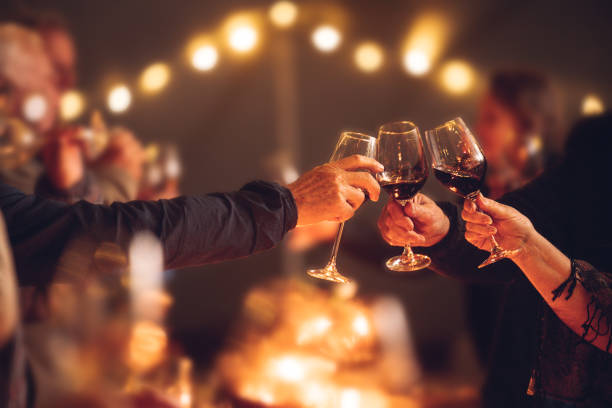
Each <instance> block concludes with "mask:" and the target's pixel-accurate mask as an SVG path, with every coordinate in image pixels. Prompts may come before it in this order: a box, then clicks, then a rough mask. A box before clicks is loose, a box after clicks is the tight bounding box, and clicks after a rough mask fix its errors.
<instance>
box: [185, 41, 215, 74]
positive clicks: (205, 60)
mask: <svg viewBox="0 0 612 408" xmlns="http://www.w3.org/2000/svg"><path fill="white" fill-rule="evenodd" d="M218 59H219V54H218V52H217V48H215V47H214V46H212V45H203V46H201V47H199V48H198V49H197V50H195V52H194V53H193V56H192V57H191V64H192V65H193V67H194V68H195V69H197V70H199V71H210V70H211V69H213V68H214V67H215V66H216V65H217V61H218Z"/></svg>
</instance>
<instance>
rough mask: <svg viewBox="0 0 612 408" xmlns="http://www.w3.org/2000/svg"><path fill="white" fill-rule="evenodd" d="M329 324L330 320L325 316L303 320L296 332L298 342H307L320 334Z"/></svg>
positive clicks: (326, 329) (323, 332)
mask: <svg viewBox="0 0 612 408" xmlns="http://www.w3.org/2000/svg"><path fill="white" fill-rule="evenodd" d="M331 326H332V321H331V320H330V319H329V318H328V317H327V316H319V317H316V318H314V319H312V320H308V321H306V322H304V323H303V324H302V325H301V326H300V329H299V332H298V338H297V342H298V344H304V343H308V342H309V341H311V340H312V339H314V338H318V337H320V336H322V335H323V334H325V333H326V332H327V331H328V330H329V329H330V328H331Z"/></svg>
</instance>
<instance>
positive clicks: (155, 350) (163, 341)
mask: <svg viewBox="0 0 612 408" xmlns="http://www.w3.org/2000/svg"><path fill="white" fill-rule="evenodd" d="M167 344H168V336H167V335H166V332H165V331H164V329H163V328H162V327H160V326H159V325H157V324H155V323H152V322H147V321H142V322H138V323H136V324H135V325H134V327H133V328H132V333H131V337H130V342H129V364H130V367H131V368H133V369H135V370H137V371H145V370H147V369H149V368H150V367H152V366H154V365H156V364H157V363H158V362H159V361H160V360H161V359H162V358H163V356H164V350H165V349H166V346H167Z"/></svg>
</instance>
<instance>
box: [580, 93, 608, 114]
mask: <svg viewBox="0 0 612 408" xmlns="http://www.w3.org/2000/svg"><path fill="white" fill-rule="evenodd" d="M604 109H605V106H604V103H603V101H602V100H601V98H600V97H599V96H597V95H595V94H588V95H586V96H585V97H584V99H583V100H582V114H583V115H587V116H589V115H598V114H600V113H602V112H603V111H604Z"/></svg>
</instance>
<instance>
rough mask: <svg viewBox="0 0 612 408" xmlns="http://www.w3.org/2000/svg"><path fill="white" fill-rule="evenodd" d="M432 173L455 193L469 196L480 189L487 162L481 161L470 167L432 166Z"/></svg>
mask: <svg viewBox="0 0 612 408" xmlns="http://www.w3.org/2000/svg"><path fill="white" fill-rule="evenodd" d="M433 170H434V175H435V176H436V178H437V179H438V181H439V182H440V183H442V184H443V185H444V186H445V187H446V188H448V189H449V190H450V191H452V192H453V193H455V194H459V195H460V196H462V197H471V196H473V195H474V194H476V193H478V191H480V187H481V186H482V183H483V180H484V176H485V174H486V172H487V162H486V161H483V162H482V163H480V164H478V165H477V166H475V167H472V168H471V169H459V170H457V169H453V168H448V167H434V169H433Z"/></svg>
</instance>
